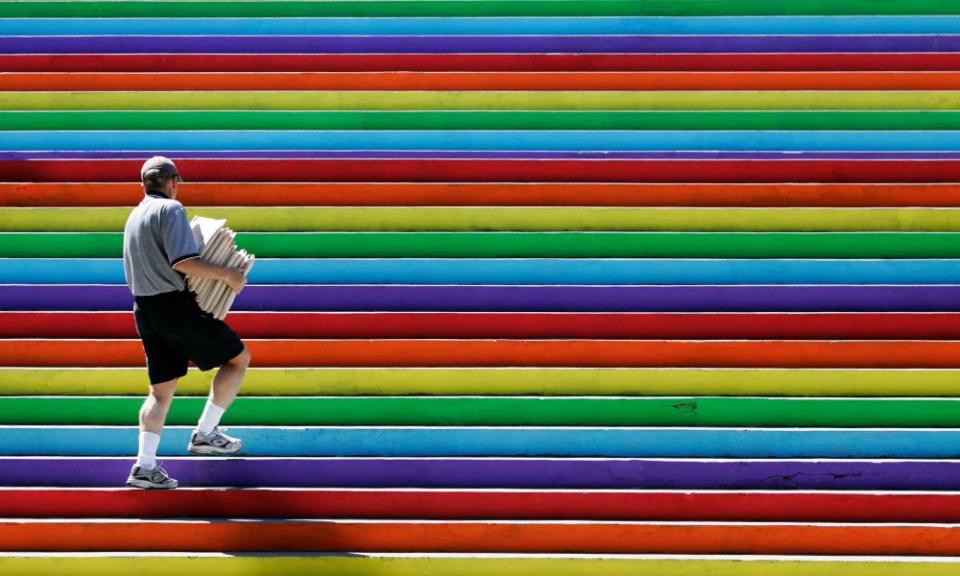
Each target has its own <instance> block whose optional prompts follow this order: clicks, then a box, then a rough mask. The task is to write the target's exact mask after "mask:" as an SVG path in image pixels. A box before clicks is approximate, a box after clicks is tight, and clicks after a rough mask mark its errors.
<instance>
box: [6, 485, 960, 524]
mask: <svg viewBox="0 0 960 576" xmlns="http://www.w3.org/2000/svg"><path fill="white" fill-rule="evenodd" d="M0 516H3V517H8V518H11V517H12V518H44V517H54V518H89V517H95V518H124V517H128V518H129V517H135V518H176V517H188V518H189V517H193V518H209V517H232V518H237V517H244V518H384V519H404V518H422V519H450V520H453V519H459V518H465V519H466V518H470V519H493V520H511V519H515V520H523V519H555V520H562V519H571V520H647V521H743V522H749V521H756V522H791V521H793V522H803V521H816V522H938V523H947V522H960V495H958V494H950V493H944V494H871V493H846V494H844V493H822V492H821V493H816V492H780V493H777V492H761V493H733V492H730V493H724V492H720V493H709V492H699V493H698V492H686V493H684V492H623V491H576V492H573V491H571V492H551V491H536V490H530V491H461V490H457V491H430V490H412V491H403V490H380V489H378V490H340V489H335V490H296V491H294V490H256V489H254V490H242V491H241V490H176V491H135V490H71V489H53V490H36V489H29V488H27V489H10V490H2V491H0Z"/></svg>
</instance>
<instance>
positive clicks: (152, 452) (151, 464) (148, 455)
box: [137, 432, 160, 470]
mask: <svg viewBox="0 0 960 576" xmlns="http://www.w3.org/2000/svg"><path fill="white" fill-rule="evenodd" d="M158 446H160V435H159V434H154V433H153V432H141V433H140V451H139V452H138V453H137V466H140V467H142V468H143V469H144V470H153V469H154V468H156V467H157V447H158Z"/></svg>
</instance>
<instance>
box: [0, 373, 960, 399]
mask: <svg viewBox="0 0 960 576" xmlns="http://www.w3.org/2000/svg"><path fill="white" fill-rule="evenodd" d="M213 375H214V372H213V371H209V372H200V371H198V370H193V369H191V370H190V372H189V373H188V374H187V376H185V377H184V378H183V379H181V380H180V383H179V384H178V386H177V392H178V393H179V394H187V395H204V394H206V393H207V391H208V390H209V388H210V381H211V379H212V378H213ZM957 382H960V370H915V369H883V370H871V369H864V370H857V369H741V368H255V369H252V370H249V371H248V372H247V376H246V378H245V379H244V383H243V389H242V391H241V393H242V394H245V395H250V396H313V395H329V396H341V395H408V394H434V395H458V394H467V395H514V394H545V395H625V396H644V395H649V396H672V395H731V396H864V397H867V396H873V397H879V396H918V397H920V396H955V395H956V394H957ZM147 387H148V382H147V374H146V371H145V370H142V369H136V368H2V369H0V395H12V396H15V395H57V394H74V395H98V394H107V395H110V394H114V395H127V394H142V393H146V391H147Z"/></svg>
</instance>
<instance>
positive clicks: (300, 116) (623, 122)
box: [0, 111, 960, 130]
mask: <svg viewBox="0 0 960 576" xmlns="http://www.w3.org/2000/svg"><path fill="white" fill-rule="evenodd" d="M158 126H163V127H164V129H165V130H960V112H956V111H931V112H882V111H876V112H874V111H867V112H805V111H790V112H766V111H758V112H753V111H751V112H727V111H707V112H672V111H668V112H646V111H640V112H635V111H623V112H569V111H557V112H512V111H504V112H500V111H496V112H459V111H453V112H421V111H413V112H380V111H363V112H352V111H350V112H302V111H277V112H257V111H237V112H231V111H201V112H194V111H73V112H0V130H153V129H156V128H157V127H158Z"/></svg>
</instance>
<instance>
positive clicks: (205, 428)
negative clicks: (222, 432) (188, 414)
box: [197, 400, 227, 436]
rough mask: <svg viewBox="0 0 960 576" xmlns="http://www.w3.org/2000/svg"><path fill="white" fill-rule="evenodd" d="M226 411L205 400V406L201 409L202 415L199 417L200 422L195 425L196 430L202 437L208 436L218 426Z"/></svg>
mask: <svg viewBox="0 0 960 576" xmlns="http://www.w3.org/2000/svg"><path fill="white" fill-rule="evenodd" d="M226 411H227V409H226V408H221V407H219V406H217V405H216V404H214V403H213V402H212V401H210V400H207V405H206V406H205V407H204V408H203V414H201V415H200V422H198V423H197V430H199V431H200V433H201V434H203V435H204V436H206V435H208V434H210V433H211V432H213V429H214V428H216V427H217V425H218V424H220V419H221V418H223V413H224V412H226Z"/></svg>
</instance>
